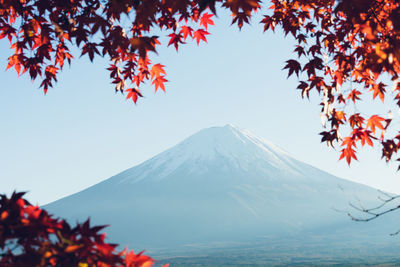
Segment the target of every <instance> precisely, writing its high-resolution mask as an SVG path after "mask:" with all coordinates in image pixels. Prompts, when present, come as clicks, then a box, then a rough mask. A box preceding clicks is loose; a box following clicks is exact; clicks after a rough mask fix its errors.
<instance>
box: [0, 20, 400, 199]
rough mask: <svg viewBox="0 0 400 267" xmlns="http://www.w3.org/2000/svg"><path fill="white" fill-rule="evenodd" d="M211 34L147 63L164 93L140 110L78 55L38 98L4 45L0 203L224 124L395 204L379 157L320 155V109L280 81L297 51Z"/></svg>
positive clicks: (52, 192)
mask: <svg viewBox="0 0 400 267" xmlns="http://www.w3.org/2000/svg"><path fill="white" fill-rule="evenodd" d="M215 22H216V25H215V26H214V27H212V28H210V29H209V32H210V33H211V35H210V36H209V38H208V44H201V45H200V46H197V45H196V44H195V43H194V42H190V43H188V44H187V45H183V46H181V47H180V48H179V52H176V51H175V49H174V48H173V47H166V45H165V43H164V46H163V47H162V48H160V49H159V53H158V55H153V56H152V59H153V62H155V63H157V62H160V63H162V64H164V65H166V71H167V79H168V80H169V82H168V83H167V84H166V90H167V92H166V93H164V92H162V91H160V92H157V93H155V92H154V89H153V87H152V86H150V85H147V86H145V87H143V88H141V90H142V93H144V96H145V97H144V98H142V99H139V101H138V103H137V105H135V104H133V102H132V101H126V100H125V98H124V96H122V95H121V94H115V92H114V88H113V85H112V84H111V82H110V79H109V76H108V75H109V74H108V71H107V70H106V68H107V67H108V66H107V61H106V60H104V59H101V58H96V59H95V61H94V63H91V62H90V61H89V60H88V58H87V57H86V56H84V57H82V58H79V54H77V53H75V54H74V56H75V58H76V60H74V61H73V63H72V65H71V67H68V66H66V67H65V68H64V70H63V71H62V73H61V74H60V75H59V76H58V80H59V81H58V83H57V84H56V85H55V86H54V88H53V89H50V90H49V91H48V93H47V95H46V96H44V94H43V91H42V90H41V89H39V81H35V82H32V81H31V80H30V78H29V77H28V76H27V75H23V76H21V77H18V76H17V74H16V73H15V71H13V70H8V71H5V68H6V65H7V58H8V56H10V50H9V49H8V46H9V43H8V40H4V39H3V40H0V81H1V82H0V124H1V126H0V127H1V128H0V129H1V131H0V193H6V194H10V193H11V192H13V191H14V190H18V191H27V192H28V193H27V195H26V197H27V199H28V200H30V202H31V203H33V204H38V205H43V204H46V203H49V202H51V201H54V200H57V199H59V198H61V197H64V196H67V195H70V194H72V193H75V192H78V191H80V190H82V189H84V188H87V187H89V186H91V185H93V184H96V183H98V182H100V181H102V180H104V179H107V178H109V177H111V176H113V175H115V174H117V173H119V172H121V171H123V170H125V169H128V168H130V167H133V166H135V165H137V164H139V163H141V162H143V161H145V160H147V159H149V158H150V157H152V156H155V155H156V154H158V153H160V152H162V151H164V150H166V149H168V148H170V147H172V146H174V145H175V144H177V143H179V142H180V141H182V140H183V139H184V138H186V137H188V136H189V135H191V134H193V133H195V132H197V131H199V130H201V129H203V128H207V127H212V126H223V125H225V124H227V123H231V124H234V125H237V126H239V127H241V128H247V129H249V130H250V131H252V132H253V133H255V134H256V135H258V136H260V137H263V138H265V139H267V140H269V141H271V142H273V143H275V144H276V145H278V146H280V147H281V148H283V149H284V150H286V151H288V152H289V153H290V154H292V155H293V156H294V157H295V158H297V159H299V160H302V161H303V162H306V163H308V164H311V165H313V166H315V167H318V168H320V169H322V170H325V171H327V172H329V173H331V174H334V175H336V176H339V177H342V178H346V179H349V180H352V181H356V182H359V183H363V184H366V185H370V186H373V187H376V188H379V189H382V190H386V191H389V192H393V193H400V179H399V173H397V172H396V166H395V165H394V164H389V165H388V164H386V163H385V162H384V161H382V160H380V151H379V148H368V149H364V151H363V152H362V153H360V154H359V155H358V158H359V162H354V163H352V165H351V166H350V167H348V166H347V164H346V162H345V161H338V158H339V149H338V148H336V150H334V149H332V148H328V147H327V146H326V145H325V144H322V143H320V140H321V138H320V136H319V132H321V131H322V130H323V128H322V126H321V122H320V117H319V112H320V107H319V101H318V100H319V98H318V97H317V96H316V95H313V96H312V97H311V98H310V100H307V99H302V98H301V95H300V92H299V91H298V90H296V89H295V88H296V87H297V78H292V77H291V78H289V79H287V78H286V76H287V72H286V71H282V68H283V66H284V65H285V63H284V62H285V61H286V60H288V59H290V58H291V57H292V56H293V54H292V50H293V45H294V41H293V40H291V39H290V38H285V37H284V35H283V34H282V33H280V32H278V33H276V34H274V33H271V32H267V33H263V29H262V26H261V25H260V24H258V22H257V21H253V23H252V25H250V26H248V25H246V26H245V27H244V28H243V29H242V30H241V31H239V30H238V28H237V27H235V26H230V18H229V17H227V16H220V17H219V18H218V19H216V20H215Z"/></svg>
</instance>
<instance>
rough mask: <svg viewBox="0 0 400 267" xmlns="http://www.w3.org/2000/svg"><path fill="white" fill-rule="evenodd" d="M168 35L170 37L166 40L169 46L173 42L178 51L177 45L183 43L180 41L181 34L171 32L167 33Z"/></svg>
mask: <svg viewBox="0 0 400 267" xmlns="http://www.w3.org/2000/svg"><path fill="white" fill-rule="evenodd" d="M168 37H170V39H169V42H168V46H170V45H171V44H173V45H174V46H175V49H176V51H178V46H179V44H184V42H183V41H182V37H183V36H182V34H181V33H178V34H176V33H171V34H169V35H168Z"/></svg>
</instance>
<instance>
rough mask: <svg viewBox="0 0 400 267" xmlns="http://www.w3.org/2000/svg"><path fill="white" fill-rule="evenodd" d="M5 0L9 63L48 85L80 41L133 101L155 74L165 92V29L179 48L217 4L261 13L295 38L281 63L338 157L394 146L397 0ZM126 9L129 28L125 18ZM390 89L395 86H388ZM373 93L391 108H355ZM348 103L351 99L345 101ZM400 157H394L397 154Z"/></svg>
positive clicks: (1, 21) (238, 19)
mask: <svg viewBox="0 0 400 267" xmlns="http://www.w3.org/2000/svg"><path fill="white" fill-rule="evenodd" d="M266 2H267V3H262V2H261V1H260V0H178V1H176V0H134V1H128V0H122V1H115V0H108V1H105V0H83V1H78V0H68V1H55V0H1V2H0V38H1V39H2V38H7V39H8V40H9V41H10V47H11V48H12V49H13V50H14V54H12V55H11V56H10V57H9V58H8V65H7V69H9V68H14V69H15V70H16V72H17V73H18V74H23V73H25V72H27V73H28V74H29V76H30V77H31V78H32V79H36V78H37V77H40V79H41V84H40V87H42V88H43V90H44V92H45V93H46V91H47V90H48V88H49V87H51V86H53V83H54V82H55V81H57V74H58V72H59V71H60V70H61V69H62V68H63V66H64V64H65V62H68V63H70V62H71V60H72V59H73V58H74V57H73V55H72V53H71V48H73V47H76V48H78V49H79V51H80V53H81V55H88V57H89V58H90V60H93V59H94V58H95V57H96V56H102V57H108V59H109V62H110V66H109V68H108V71H109V72H110V78H111V80H112V83H113V84H114V85H115V90H116V91H119V92H122V93H124V92H125V94H126V97H127V98H128V99H132V100H133V101H134V102H135V103H136V101H137V100H138V97H142V93H141V91H140V87H141V85H142V84H143V83H144V82H146V81H151V83H152V84H153V86H154V89H155V90H156V91H157V90H158V89H161V90H164V91H165V83H166V82H167V79H166V71H165V68H164V67H165V66H164V65H163V64H161V63H154V62H152V60H151V52H153V53H157V47H158V46H159V45H162V44H161V42H160V38H159V37H158V36H155V35H154V32H156V31H157V32H161V33H163V34H165V35H166V36H167V37H168V39H169V41H168V44H166V45H167V46H170V45H172V46H174V47H175V49H176V50H178V48H179V46H180V45H183V44H185V43H186V41H187V40H188V39H193V40H195V41H196V42H197V44H199V43H200V42H207V35H208V34H209V32H208V31H207V29H208V26H209V25H213V24H214V22H213V19H214V15H215V14H216V13H217V10H218V9H227V10H229V11H230V12H231V14H232V24H235V25H237V26H238V27H239V29H240V28H242V27H243V25H244V24H246V23H250V19H251V17H252V16H253V15H254V14H255V13H256V12H264V5H265V6H267V7H268V6H269V10H267V11H265V12H266V14H265V15H264V16H263V18H262V20H261V21H260V23H262V24H263V25H264V30H265V31H267V30H273V31H274V30H275V29H276V28H277V27H280V28H282V29H283V32H284V33H285V35H291V36H293V37H294V38H295V40H297V45H296V46H295V48H294V52H295V55H296V56H294V58H292V59H289V60H288V61H286V65H285V67H284V68H285V69H287V70H288V73H289V75H288V76H291V75H293V74H296V76H298V79H299V85H298V87H297V88H298V89H299V90H300V91H301V95H302V97H309V95H310V93H311V92H313V91H316V92H318V94H319V95H320V97H321V106H322V112H321V120H322V122H323V123H324V125H325V127H326V129H325V130H324V131H323V132H321V135H322V141H323V142H326V143H327V144H328V145H333V144H334V143H339V144H340V146H341V147H342V149H341V154H340V159H342V158H344V159H346V161H347V162H348V163H349V164H350V162H351V160H353V159H357V157H356V150H357V146H360V145H361V146H364V145H366V144H367V145H369V146H373V145H374V144H379V145H381V147H382V158H384V159H385V160H386V161H389V160H390V159H391V158H392V156H393V154H396V153H397V152H398V150H399V148H400V134H399V129H392V130H391V131H388V130H389V128H390V127H389V126H390V124H391V122H392V118H393V113H392V111H391V109H393V107H395V106H397V108H398V106H400V85H399V83H398V72H399V62H400V37H399V31H400V23H399V21H400V3H399V2H398V1H395V0H389V1H384V0H341V1H333V0H307V1H306V0H290V1H287V0H286V1H285V0H271V1H266ZM124 16H125V17H128V18H129V20H130V23H129V25H128V26H126V24H125V25H123V23H121V18H122V17H124ZM388 87H389V88H392V90H388ZM367 95H371V96H372V98H373V99H374V100H375V99H376V101H381V102H382V103H385V106H386V107H387V111H388V114H387V115H386V114H385V115H382V114H375V113H378V112H376V111H374V110H375V109H374V108H375V107H374V106H371V107H370V109H369V110H368V111H366V112H358V110H357V108H354V106H355V105H356V104H357V103H358V102H360V101H361V99H365V97H366V96H367ZM351 103H353V105H352V104H351ZM397 159H398V160H399V158H397Z"/></svg>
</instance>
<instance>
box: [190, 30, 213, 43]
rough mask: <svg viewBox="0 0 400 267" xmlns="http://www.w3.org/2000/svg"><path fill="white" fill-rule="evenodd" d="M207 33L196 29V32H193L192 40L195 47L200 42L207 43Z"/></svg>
mask: <svg viewBox="0 0 400 267" xmlns="http://www.w3.org/2000/svg"><path fill="white" fill-rule="evenodd" d="M208 34H210V33H208V32H207V31H205V30H203V29H198V30H197V31H194V32H193V39H196V42H197V45H198V44H199V43H200V40H203V41H204V42H206V43H207V38H206V35H208Z"/></svg>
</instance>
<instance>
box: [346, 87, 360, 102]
mask: <svg viewBox="0 0 400 267" xmlns="http://www.w3.org/2000/svg"><path fill="white" fill-rule="evenodd" d="M359 95H361V92H360V91H358V90H356V89H353V90H352V91H351V92H350V93H349V95H348V96H347V99H351V100H352V101H353V103H356V100H361V98H359V97H358V96H359Z"/></svg>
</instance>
